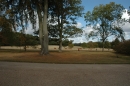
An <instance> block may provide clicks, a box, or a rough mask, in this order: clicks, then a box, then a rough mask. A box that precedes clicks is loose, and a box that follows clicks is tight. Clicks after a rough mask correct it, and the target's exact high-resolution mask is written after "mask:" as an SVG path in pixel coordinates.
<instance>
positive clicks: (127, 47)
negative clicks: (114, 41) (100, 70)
mask: <svg viewBox="0 0 130 86" xmlns="http://www.w3.org/2000/svg"><path fill="white" fill-rule="evenodd" d="M114 50H115V51H116V52H117V53H120V54H126V55H130V40H126V41H124V42H120V43H119V44H118V45H116V46H115V47H114Z"/></svg>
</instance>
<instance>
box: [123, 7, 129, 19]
mask: <svg viewBox="0 0 130 86" xmlns="http://www.w3.org/2000/svg"><path fill="white" fill-rule="evenodd" d="M127 12H128V10H127V9H125V11H124V12H123V15H122V18H123V19H124V18H125V19H129V18H130V16H129V14H128V13H127Z"/></svg>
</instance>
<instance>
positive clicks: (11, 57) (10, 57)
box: [0, 50, 130, 64]
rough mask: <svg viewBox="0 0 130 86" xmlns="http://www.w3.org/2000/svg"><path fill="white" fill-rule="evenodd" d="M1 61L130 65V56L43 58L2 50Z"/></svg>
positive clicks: (94, 54) (71, 53)
mask: <svg viewBox="0 0 130 86" xmlns="http://www.w3.org/2000/svg"><path fill="white" fill-rule="evenodd" d="M0 61H11V62H36V63H59V64H130V56H125V55H119V54H118V55H117V54H116V53H115V52H113V51H109V52H108V51H107V52H101V51H98V52H96V51H86V50H81V51H76V50H71V51H63V52H62V53H59V52H58V51H50V54H49V55H43V56H41V55H40V54H39V52H38V51H27V52H23V51H19V50H0Z"/></svg>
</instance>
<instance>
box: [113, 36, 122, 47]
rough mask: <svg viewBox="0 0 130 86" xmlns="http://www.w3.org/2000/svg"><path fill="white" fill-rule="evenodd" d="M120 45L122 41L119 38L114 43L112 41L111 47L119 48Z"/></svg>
mask: <svg viewBox="0 0 130 86" xmlns="http://www.w3.org/2000/svg"><path fill="white" fill-rule="evenodd" d="M119 43H120V40H119V39H118V38H116V39H115V40H114V41H112V43H111V46H112V48H114V47H115V46H117V45H118V44H119Z"/></svg>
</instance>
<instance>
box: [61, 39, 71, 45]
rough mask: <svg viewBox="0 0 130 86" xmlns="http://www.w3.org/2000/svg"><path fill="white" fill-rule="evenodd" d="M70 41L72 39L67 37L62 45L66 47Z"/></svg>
mask: <svg viewBox="0 0 130 86" xmlns="http://www.w3.org/2000/svg"><path fill="white" fill-rule="evenodd" d="M69 43H70V41H69V40H68V39H65V40H63V42H62V45H63V46H64V47H66V46H68V44H69Z"/></svg>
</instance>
